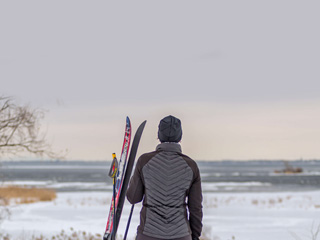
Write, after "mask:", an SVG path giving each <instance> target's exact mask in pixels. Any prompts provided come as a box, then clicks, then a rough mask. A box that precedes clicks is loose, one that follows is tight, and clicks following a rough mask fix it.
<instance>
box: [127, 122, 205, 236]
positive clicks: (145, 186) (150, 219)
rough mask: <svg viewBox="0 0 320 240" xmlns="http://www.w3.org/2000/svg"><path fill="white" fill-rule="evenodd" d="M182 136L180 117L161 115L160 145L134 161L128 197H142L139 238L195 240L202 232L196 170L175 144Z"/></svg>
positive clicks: (140, 198) (132, 199)
mask: <svg viewBox="0 0 320 240" xmlns="http://www.w3.org/2000/svg"><path fill="white" fill-rule="evenodd" d="M181 136H182V130H181V123H180V120H179V119H177V118H174V117H172V116H168V117H166V118H164V119H163V120H161V122H160V124H159V132H158V137H159V140H160V141H161V144H159V145H158V146H157V149H156V151H154V152H151V153H147V154H143V155H142V156H141V157H140V158H139V160H138V162H137V165H136V169H135V172H134V175H133V177H132V179H131V181H130V185H129V188H128V191H127V198H128V200H129V202H131V203H133V204H134V203H137V202H140V201H141V200H142V199H143V197H144V199H143V207H142V210H141V213H140V214H141V218H140V220H141V221H140V225H139V227H138V236H137V239H138V240H140V239H150V240H151V239H183V240H187V239H191V237H192V239H198V238H199V236H200V234H201V229H202V223H201V221H202V204H201V202H202V194H201V180H200V174H199V169H198V167H197V164H196V163H195V162H194V161H193V160H192V159H190V158H189V157H188V156H186V155H184V154H182V152H181V146H180V144H179V143H178V142H179V141H180V140H181ZM186 199H187V202H186ZM186 207H188V210H189V214H188V212H187V208H186ZM188 215H189V219H188Z"/></svg>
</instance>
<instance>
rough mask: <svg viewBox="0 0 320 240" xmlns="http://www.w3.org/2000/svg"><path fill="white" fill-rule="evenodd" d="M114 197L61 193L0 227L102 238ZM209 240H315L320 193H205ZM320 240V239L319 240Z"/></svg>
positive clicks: (21, 208) (25, 233)
mask: <svg viewBox="0 0 320 240" xmlns="http://www.w3.org/2000/svg"><path fill="white" fill-rule="evenodd" d="M110 195H111V194H110V192H66V193H58V194H57V199H56V200H55V201H53V202H40V203H33V204H23V205H12V206H10V211H11V217H10V218H9V219H5V220H4V221H3V222H2V223H1V225H0V232H1V233H2V234H9V235H10V236H11V238H10V239H30V238H31V237H32V235H35V236H37V235H39V236H40V234H42V235H43V236H45V237H48V238H51V237H52V236H53V235H55V234H58V233H60V232H61V231H62V230H65V232H66V233H68V232H71V230H70V228H73V229H74V231H78V230H81V231H86V232H87V233H92V234H96V233H99V234H101V235H102V234H103V233H104V229H105V225H106V218H107V214H108V212H109V206H110V200H111V198H110ZM203 205H204V219H203V224H204V231H203V237H205V239H213V240H233V239H234V240H295V239H312V238H311V236H312V235H315V234H316V229H317V228H318V226H319V225H320V191H306V192H281V193H204V202H203ZM130 207H131V206H130V205H129V203H128V202H126V204H125V207H124V210H123V213H122V218H121V222H120V226H119V231H118V234H119V235H122V236H123V235H124V232H125V227H126V222H127V219H128V215H129V211H130ZM140 207H141V205H140V204H138V205H137V206H136V207H135V211H134V215H133V217H132V223H131V227H130V231H129V235H128V236H129V237H128V238H129V239H134V237H135V233H136V228H137V225H138V224H139V211H140ZM318 239H320V234H319V236H318Z"/></svg>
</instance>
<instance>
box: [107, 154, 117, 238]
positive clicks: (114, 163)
mask: <svg viewBox="0 0 320 240" xmlns="http://www.w3.org/2000/svg"><path fill="white" fill-rule="evenodd" d="M112 157H113V160H112V164H111V167H110V170H109V177H111V178H112V179H113V226H114V222H115V219H116V179H117V172H118V160H117V157H116V154H115V153H112ZM113 229H114V228H113ZM111 240H115V234H114V231H112V236H111Z"/></svg>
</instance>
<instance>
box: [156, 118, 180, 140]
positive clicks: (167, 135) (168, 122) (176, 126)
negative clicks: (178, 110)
mask: <svg viewBox="0 0 320 240" xmlns="http://www.w3.org/2000/svg"><path fill="white" fill-rule="evenodd" d="M158 138H159V140H160V142H180V141H181V138H182V129H181V121H180V120H179V119H178V118H176V117H173V116H171V115H170V116H167V117H165V118H163V119H162V120H161V121H160V123H159V130H158Z"/></svg>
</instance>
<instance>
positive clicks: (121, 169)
mask: <svg viewBox="0 0 320 240" xmlns="http://www.w3.org/2000/svg"><path fill="white" fill-rule="evenodd" d="M130 139H131V123H130V119H129V118H128V117H127V119H126V128H125V135H124V141H123V146H122V152H121V156H120V160H119V163H118V172H117V175H116V176H117V177H116V182H115V196H116V198H115V199H114V198H113V197H112V201H111V206H110V211H109V216H108V220H107V226H106V230H105V234H104V239H111V235H112V231H113V227H114V226H113V217H114V210H115V209H116V208H117V205H118V202H119V196H120V192H121V188H122V183H123V179H124V175H125V172H126V165H127V156H128V152H129V147H130ZM114 200H115V201H114ZM114 202H115V206H114ZM114 208H115V209H114Z"/></svg>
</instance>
